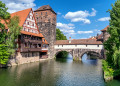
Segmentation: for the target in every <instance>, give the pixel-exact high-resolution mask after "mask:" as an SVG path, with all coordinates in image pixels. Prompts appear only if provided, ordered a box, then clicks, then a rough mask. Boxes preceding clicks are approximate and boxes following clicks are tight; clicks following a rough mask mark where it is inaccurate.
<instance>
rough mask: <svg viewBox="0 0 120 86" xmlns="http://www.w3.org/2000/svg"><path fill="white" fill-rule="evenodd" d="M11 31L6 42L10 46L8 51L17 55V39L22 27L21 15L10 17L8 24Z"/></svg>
mask: <svg viewBox="0 0 120 86" xmlns="http://www.w3.org/2000/svg"><path fill="white" fill-rule="evenodd" d="M8 28H9V32H8V34H7V35H8V37H7V41H6V44H7V46H8V52H9V53H10V54H11V56H13V55H15V50H16V48H18V46H17V43H16V41H15V40H17V39H18V35H20V31H21V29H22V27H20V26H19V17H18V16H14V17H13V18H11V19H10V21H9V24H8Z"/></svg>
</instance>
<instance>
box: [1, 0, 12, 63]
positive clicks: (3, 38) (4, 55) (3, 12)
mask: <svg viewBox="0 0 120 86" xmlns="http://www.w3.org/2000/svg"><path fill="white" fill-rule="evenodd" d="M7 10H8V8H6V6H5V4H4V3H2V1H0V65H1V64H6V63H7V60H8V58H9V55H10V54H9V53H8V52H7V46H6V44H5V42H6V37H7V31H6V30H5V25H4V24H2V23H1V22H4V23H6V24H7V21H6V20H8V19H9V18H10V14H9V13H8V12H7Z"/></svg>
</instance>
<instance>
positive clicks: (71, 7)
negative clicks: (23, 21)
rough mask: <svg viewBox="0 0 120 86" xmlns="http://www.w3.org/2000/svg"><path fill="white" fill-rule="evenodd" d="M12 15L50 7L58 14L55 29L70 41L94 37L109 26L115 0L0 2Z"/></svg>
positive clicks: (26, 0) (21, 0) (15, 0)
mask: <svg viewBox="0 0 120 86" xmlns="http://www.w3.org/2000/svg"><path fill="white" fill-rule="evenodd" d="M1 1H3V2H4V3H6V6H7V7H8V8H9V10H8V12H10V13H13V12H16V11H19V10H23V9H27V8H33V10H35V9H37V8H39V7H40V6H43V5H50V6H51V7H52V8H53V10H54V11H55V12H56V13H58V15H57V27H58V28H60V30H61V31H63V33H64V34H65V35H66V36H67V38H69V37H72V39H81V38H89V37H91V36H96V34H97V33H100V30H101V29H104V28H105V27H106V26H107V25H108V24H109V19H110V18H109V15H110V14H109V13H108V12H106V11H107V10H108V9H111V4H112V3H114V2H115V0H1Z"/></svg>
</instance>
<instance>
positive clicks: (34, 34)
mask: <svg viewBox="0 0 120 86" xmlns="http://www.w3.org/2000/svg"><path fill="white" fill-rule="evenodd" d="M21 33H22V34H26V35H31V36H37V37H43V35H42V34H41V33H39V34H36V33H31V32H27V31H21Z"/></svg>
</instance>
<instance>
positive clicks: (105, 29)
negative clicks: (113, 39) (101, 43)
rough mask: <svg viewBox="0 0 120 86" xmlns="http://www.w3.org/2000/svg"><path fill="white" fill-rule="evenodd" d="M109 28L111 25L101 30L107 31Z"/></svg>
mask: <svg viewBox="0 0 120 86" xmlns="http://www.w3.org/2000/svg"><path fill="white" fill-rule="evenodd" d="M108 28H109V25H108V26H107V27H105V28H104V29H102V30H101V31H102V32H103V31H107V29H108Z"/></svg>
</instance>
